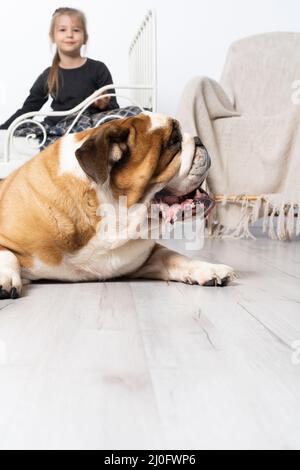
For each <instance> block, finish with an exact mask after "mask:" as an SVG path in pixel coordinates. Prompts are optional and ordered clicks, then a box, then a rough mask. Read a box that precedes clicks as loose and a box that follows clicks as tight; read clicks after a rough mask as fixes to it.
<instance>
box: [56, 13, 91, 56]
mask: <svg viewBox="0 0 300 470" xmlns="http://www.w3.org/2000/svg"><path fill="white" fill-rule="evenodd" d="M52 41H53V42H54V43H55V44H56V45H57V48H58V50H59V52H62V53H64V54H66V55H76V54H80V49H81V47H82V46H83V44H84V30H83V28H82V24H81V22H80V21H79V19H78V18H76V17H73V16H68V15H61V16H59V17H58V18H56V21H55V26H54V34H53V38H52Z"/></svg>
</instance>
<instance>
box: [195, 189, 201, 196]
mask: <svg viewBox="0 0 300 470" xmlns="http://www.w3.org/2000/svg"><path fill="white" fill-rule="evenodd" d="M196 197H202V195H201V192H200V190H199V189H197V191H196Z"/></svg>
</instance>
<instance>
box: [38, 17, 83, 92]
mask: <svg viewBox="0 0 300 470" xmlns="http://www.w3.org/2000/svg"><path fill="white" fill-rule="evenodd" d="M62 15H69V16H73V17H75V18H77V19H78V20H79V22H80V23H81V27H82V29H83V33H84V44H86V43H87V41H88V38H89V36H88V32H87V21H86V16H85V14H84V13H83V12H82V11H80V10H76V9H75V8H58V9H57V10H55V12H54V13H53V15H52V20H51V25H50V32H49V34H50V37H51V39H52V41H53V40H54V31H55V22H56V19H57V18H58V17H59V16H62ZM59 60H60V58H59V54H58V50H56V53H55V55H54V58H53V62H52V66H51V69H50V72H49V76H48V80H47V86H48V92H49V93H50V95H51V96H55V95H57V93H58V88H59V80H58V70H59Z"/></svg>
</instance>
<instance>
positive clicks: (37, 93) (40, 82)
mask: <svg viewBox="0 0 300 470" xmlns="http://www.w3.org/2000/svg"><path fill="white" fill-rule="evenodd" d="M48 73H49V69H47V70H45V72H43V73H42V74H41V75H40V76H39V77H38V79H37V80H36V81H35V82H34V84H33V86H32V88H31V89H30V94H29V96H28V97H27V98H26V100H25V102H24V104H23V106H22V108H20V109H18V111H16V112H15V113H14V114H13V115H12V116H11V117H10V118H9V119H8V120H7V121H6V122H4V123H3V124H2V125H1V126H0V129H8V128H9V126H10V125H11V123H12V122H13V121H14V120H15V119H16V118H17V117H19V116H22V114H25V113H29V112H31V111H39V110H40V109H41V108H42V106H43V105H44V104H45V103H46V101H47V100H48V91H47V77H48Z"/></svg>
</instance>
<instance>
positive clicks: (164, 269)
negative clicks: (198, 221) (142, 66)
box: [0, 113, 235, 299]
mask: <svg viewBox="0 0 300 470" xmlns="http://www.w3.org/2000/svg"><path fill="white" fill-rule="evenodd" d="M203 158H204V152H203V146H202V144H201V141H200V139H199V138H197V137H196V138H195V137H193V136H190V135H188V134H187V133H183V132H182V130H181V127H180V124H179V123H178V122H177V121H176V120H174V119H172V118H169V117H166V116H163V115H160V114H152V113H143V114H140V115H138V116H135V117H130V118H126V119H120V120H115V121H110V122H107V123H105V124H102V125H101V126H100V127H97V128H95V129H88V130H85V131H83V132H80V133H77V134H70V135H66V136H64V137H62V138H60V139H59V140H57V141H56V142H55V143H54V144H52V145H50V146H49V147H47V148H46V149H45V150H43V151H42V152H40V153H39V154H38V155H37V156H35V157H34V158H33V159H31V160H30V161H28V162H27V163H25V164H24V165H23V166H22V167H20V168H19V169H17V170H16V171H14V172H13V173H12V174H11V175H10V176H9V177H8V178H7V179H6V180H4V181H2V182H1V185H0V298H1V299H6V298H12V299H16V298H18V297H20V296H21V294H22V285H23V284H24V283H28V282H30V281H32V280H39V279H51V280H57V281H70V282H80V281H99V280H108V279H112V278H118V277H124V276H126V278H128V279H134V278H147V279H160V280H164V281H178V282H184V283H189V284H199V285H201V286H225V285H227V284H228V283H230V282H231V281H233V280H234V279H235V273H234V271H233V269H232V268H231V267H229V266H225V265H220V264H210V263H207V262H202V261H199V260H196V259H192V258H189V257H187V256H184V255H181V254H179V253H176V252H174V251H172V250H169V249H168V248H166V247H164V246H162V245H160V244H158V243H157V242H156V241H155V240H153V239H152V238H151V237H148V238H146V237H144V238H138V237H130V236H126V237H121V236H120V235H118V234H117V235H116V236H110V235H109V233H108V234H107V231H106V232H105V231H104V230H103V225H104V224H107V222H109V221H110V220H111V218H110V217H111V214H112V212H114V211H113V209H117V205H118V201H119V200H120V198H123V200H124V201H126V204H125V206H126V208H127V210H128V212H129V211H130V210H131V209H132V211H131V213H130V214H131V215H130V217H129V218H128V221H126V223H125V224H124V220H123V219H122V215H121V212H120V211H119V213H118V212H117V210H116V214H119V215H117V216H116V220H114V223H116V224H117V226H118V227H120V226H123V232H124V228H126V229H128V228H129V226H130V224H133V222H134V224H135V226H136V223H137V222H139V221H140V222H142V221H143V220H144V219H145V217H148V215H147V214H145V211H141V210H140V209H139V210H134V209H135V208H136V207H139V208H140V207H146V208H149V207H150V205H151V204H156V206H159V204H163V205H164V208H165V209H166V208H168V207H169V208H170V209H172V208H173V207H174V205H175V206H176V207H177V208H178V206H179V207H180V206H181V205H182V204H184V203H185V202H186V201H189V203H190V204H192V207H193V208H195V207H196V205H197V204H198V203H199V202H200V203H201V202H203V203H204V205H205V200H207V197H208V195H207V194H206V193H204V192H203V191H202V190H201V184H202V182H203V180H204V178H205V176H206V174H205V173H203ZM206 158H207V156H206ZM207 166H208V165H207ZM104 207H106V208H107V207H110V208H111V210H110V211H108V212H106V213H105V211H104V210H103V208H104ZM193 210H194V209H193ZM193 213H194V212H193ZM192 216H193V215H192ZM171 218H172V217H171ZM169 221H170V220H169ZM109 223H110V222H109ZM108 228H109V227H108ZM108 232H109V231H108ZM118 233H120V232H118Z"/></svg>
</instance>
